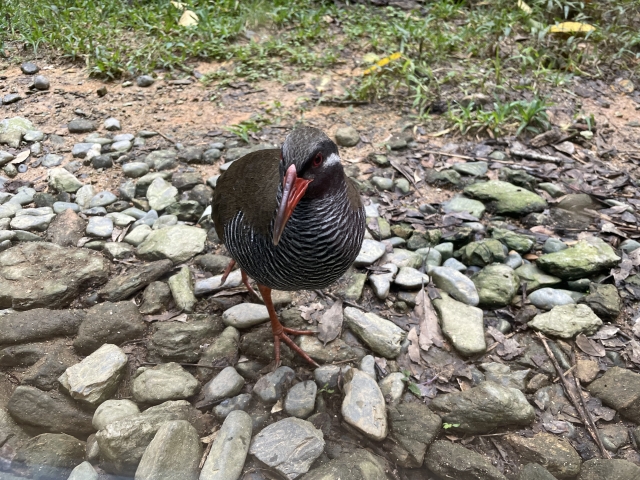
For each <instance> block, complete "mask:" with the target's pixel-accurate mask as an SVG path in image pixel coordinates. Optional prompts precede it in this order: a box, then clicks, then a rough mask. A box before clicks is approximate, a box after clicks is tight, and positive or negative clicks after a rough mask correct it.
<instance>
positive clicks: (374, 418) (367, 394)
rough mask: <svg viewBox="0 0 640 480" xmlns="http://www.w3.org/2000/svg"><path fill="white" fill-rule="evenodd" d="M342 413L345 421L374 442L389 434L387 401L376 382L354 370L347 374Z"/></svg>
mask: <svg viewBox="0 0 640 480" xmlns="http://www.w3.org/2000/svg"><path fill="white" fill-rule="evenodd" d="M345 381H346V383H345V386H344V392H345V396H344V399H343V401H342V407H341V413H342V417H343V418H344V420H345V421H346V422H347V423H348V424H349V425H351V426H352V427H354V428H355V429H356V430H358V431H360V432H362V433H363V434H364V435H366V436H367V437H369V438H370V439H372V440H374V441H381V440H384V439H385V438H386V436H387V434H388V433H389V427H388V424H387V412H386V408H385V401H384V396H383V395H382V392H381V391H380V387H379V386H378V384H377V383H376V381H375V380H374V379H373V378H371V377H370V376H369V375H367V374H366V373H364V372H362V371H360V370H358V369H355V368H352V369H351V370H349V371H348V372H347V374H346V378H345Z"/></svg>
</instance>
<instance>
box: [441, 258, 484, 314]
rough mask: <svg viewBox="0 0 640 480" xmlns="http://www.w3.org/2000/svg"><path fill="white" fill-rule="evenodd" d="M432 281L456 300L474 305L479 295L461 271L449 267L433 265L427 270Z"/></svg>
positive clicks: (476, 303)
mask: <svg viewBox="0 0 640 480" xmlns="http://www.w3.org/2000/svg"><path fill="white" fill-rule="evenodd" d="M429 275H430V276H431V278H432V279H433V283H435V284H436V286H437V287H438V288H439V289H440V290H443V291H444V292H446V293H448V294H449V295H451V296H452V297H453V298H455V299H456V300H459V301H460V302H463V303H466V304H467V305H471V306H476V305H478V303H480V297H479V295H478V290H477V289H476V286H475V284H474V283H473V282H472V281H471V280H470V279H469V278H468V277H467V276H465V275H464V274H463V273H461V272H459V271H458V270H454V269H453V268H449V267H434V268H432V269H430V270H429Z"/></svg>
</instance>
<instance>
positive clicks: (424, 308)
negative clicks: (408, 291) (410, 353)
mask: <svg viewBox="0 0 640 480" xmlns="http://www.w3.org/2000/svg"><path fill="white" fill-rule="evenodd" d="M413 314H414V315H415V317H416V318H417V319H418V322H419V326H420V339H419V345H420V348H421V349H422V350H424V351H425V352H426V351H428V350H429V348H430V347H431V345H435V346H436V347H442V345H444V337H443V336H442V330H440V322H439V321H438V315H437V314H436V312H435V310H434V308H433V304H432V303H431V299H430V298H429V295H427V292H426V291H425V289H424V288H423V289H422V290H420V292H418V295H417V296H416V306H415V308H414V309H413Z"/></svg>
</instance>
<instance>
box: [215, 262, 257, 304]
mask: <svg viewBox="0 0 640 480" xmlns="http://www.w3.org/2000/svg"><path fill="white" fill-rule="evenodd" d="M235 266H236V261H235V260H231V261H230V262H229V265H227V268H225V270H224V272H223V273H222V278H221V279H220V286H222V285H224V282H226V281H227V277H228V276H229V274H230V273H231V271H232V270H233V267H235ZM240 273H241V274H242V283H244V286H245V287H247V290H249V293H250V294H252V295H253V296H254V297H256V298H257V297H258V294H257V293H256V292H255V290H254V289H253V288H251V285H249V277H248V276H247V274H246V273H244V270H240Z"/></svg>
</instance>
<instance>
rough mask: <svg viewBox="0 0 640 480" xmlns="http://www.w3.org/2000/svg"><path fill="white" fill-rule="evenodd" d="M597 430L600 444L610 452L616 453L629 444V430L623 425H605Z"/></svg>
mask: <svg viewBox="0 0 640 480" xmlns="http://www.w3.org/2000/svg"><path fill="white" fill-rule="evenodd" d="M599 430H600V435H601V437H600V438H602V444H603V445H604V447H605V448H606V449H607V450H609V451H611V452H617V451H618V450H619V449H620V448H621V447H623V446H624V445H626V444H627V443H628V442H629V430H628V429H627V427H625V426H624V425H605V426H604V427H602V428H600V429H599Z"/></svg>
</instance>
